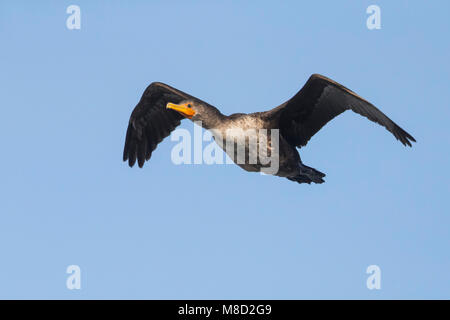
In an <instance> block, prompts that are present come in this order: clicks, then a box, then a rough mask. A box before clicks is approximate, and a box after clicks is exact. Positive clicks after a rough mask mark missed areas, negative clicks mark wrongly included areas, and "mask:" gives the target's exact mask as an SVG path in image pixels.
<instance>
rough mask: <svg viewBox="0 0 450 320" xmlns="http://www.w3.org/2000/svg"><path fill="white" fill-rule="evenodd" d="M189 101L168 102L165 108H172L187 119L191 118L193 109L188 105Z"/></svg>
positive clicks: (193, 112)
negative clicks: (180, 102) (181, 102)
mask: <svg viewBox="0 0 450 320" xmlns="http://www.w3.org/2000/svg"><path fill="white" fill-rule="evenodd" d="M188 105H189V103H183V104H174V103H170V102H169V103H168V104H167V106H166V108H167V109H172V110H175V111H178V112H179V113H181V114H182V115H183V116H185V117H186V118H188V119H192V117H193V116H194V114H195V111H194V110H193V109H192V108H189V107H188Z"/></svg>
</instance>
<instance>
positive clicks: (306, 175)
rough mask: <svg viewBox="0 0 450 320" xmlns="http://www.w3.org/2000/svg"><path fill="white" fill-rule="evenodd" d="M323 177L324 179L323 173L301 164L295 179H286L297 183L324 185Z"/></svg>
mask: <svg viewBox="0 0 450 320" xmlns="http://www.w3.org/2000/svg"><path fill="white" fill-rule="evenodd" d="M323 177H325V173H322V172H320V171H319V170H316V169H314V168H311V167H308V166H305V165H303V164H302V165H301V167H300V173H299V175H297V176H295V177H288V179H289V180H291V181H295V182H298V183H308V184H310V183H311V182H314V183H324V182H325V180H323Z"/></svg>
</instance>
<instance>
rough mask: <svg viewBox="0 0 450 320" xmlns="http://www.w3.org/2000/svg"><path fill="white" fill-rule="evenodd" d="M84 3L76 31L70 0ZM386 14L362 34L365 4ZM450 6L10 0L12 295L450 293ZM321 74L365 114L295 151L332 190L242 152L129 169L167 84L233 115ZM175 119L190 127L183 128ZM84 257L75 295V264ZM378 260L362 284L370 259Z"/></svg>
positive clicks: (8, 242)
mask: <svg viewBox="0 0 450 320" xmlns="http://www.w3.org/2000/svg"><path fill="white" fill-rule="evenodd" d="M71 4H76V5H79V6H80V8H81V29H80V30H68V29H67V28H66V19H67V17H68V14H66V8H67V7H68V6H69V5H71ZM371 4H377V5H379V6H380V8H381V30H368V29H367V27H366V19H367V17H368V14H366V8H367V7H368V6H369V5H371ZM449 12H450V2H448V1H400V0H399V1H386V0H383V1H382V0H371V1H286V2H283V3H281V4H280V3H275V2H273V1H271V2H264V1H258V2H256V1H255V2H246V3H242V2H240V1H233V2H232V1H228V2H225V3H218V2H214V1H195V2H193V1H175V2H173V1H81V0H78V1H33V2H32V1H1V2H0V46H1V50H0V66H1V68H0V70H1V71H0V88H1V89H0V90H1V94H0V106H1V109H0V110H1V111H0V112H1V115H0V139H1V157H0V174H1V183H0V194H1V202H0V298H62V299H77V298H88V299H90V298H138V299H139V298H150V299H155V298H160V299H175V298H178V299H197V298H202V299H206V298H208V299H213V298H224V299H227V298H264V299H272V298H274V299H281V298H283V299H299V298H344V299H346V298H357V299H380V298H384V299H391V298H450V272H449V270H450V249H449V247H450V234H449V225H450V210H449V209H450V206H449V204H448V197H449V187H448V181H449V178H450V177H449V169H448V164H449V138H450V137H449V134H450V129H449V127H448V122H449V117H450V108H449V101H450V90H449V83H450V62H449V57H450V45H449V40H448V34H449V31H450V22H449V19H448V14H449ZM312 73H321V74H324V75H326V76H329V77H331V78H333V79H335V80H336V81H338V82H340V83H342V84H344V85H345V86H347V87H349V88H350V89H352V90H354V91H356V92H357V93H358V94H360V95H361V96H363V97H365V98H366V99H368V100H369V101H371V102H373V103H374V104H375V105H376V106H378V107H379V108H380V109H381V110H382V111H384V112H385V113H386V114H387V115H388V116H389V117H391V118H392V119H393V120H394V121H396V122H397V123H398V124H399V125H400V126H402V127H403V128H404V129H405V130H407V131H408V132H410V133H411V134H412V135H413V136H414V137H415V138H416V139H417V141H418V143H417V144H414V146H413V148H405V147H403V146H402V145H401V144H400V143H399V142H398V141H396V140H395V139H394V138H393V136H392V135H391V134H390V133H389V132H387V131H386V130H384V128H382V127H380V126H377V125H376V124H373V123H371V122H369V121H368V120H366V119H365V118H362V117H360V116H359V115H356V114H352V113H345V114H343V115H341V116H340V117H338V118H336V119H335V120H334V121H333V122H332V123H329V124H328V125H327V126H326V127H325V128H324V129H323V130H322V131H320V132H319V133H318V134H317V135H316V136H314V137H313V139H312V140H311V141H310V143H309V145H308V146H307V147H306V148H304V149H302V150H300V152H301V156H302V160H303V162H304V163H305V164H307V165H310V166H312V167H314V168H317V169H318V170H320V171H322V172H325V173H326V174H327V176H326V183H324V184H322V185H306V184H304V185H299V184H296V183H293V182H290V181H288V180H286V179H281V178H277V177H270V176H261V175H259V174H252V173H246V172H245V171H243V170H242V169H240V168H239V167H237V166H233V165H212V166H208V165H180V166H176V165H174V164H173V163H172V162H171V159H170V152H171V149H172V148H173V146H174V145H175V144H176V143H175V142H172V141H170V139H166V140H165V141H164V142H163V143H162V144H160V145H159V147H158V149H157V150H156V151H155V152H154V154H153V156H152V159H151V161H150V162H149V163H147V164H146V165H145V167H144V169H142V170H141V169H138V168H133V169H130V168H129V167H128V166H127V165H126V164H125V163H123V162H122V150H123V143H124V139H125V131H126V127H127V123H128V119H129V116H130V113H131V111H132V110H133V108H134V106H135V105H136V103H137V102H138V100H139V98H140V96H141V94H142V92H143V90H144V89H145V88H146V86H147V85H148V84H150V83H151V82H152V81H162V82H165V83H168V84H170V85H172V86H175V87H177V88H179V89H181V90H183V91H186V92H188V93H191V94H193V95H195V96H197V97H199V98H201V99H203V100H205V101H207V102H209V103H211V104H213V105H215V106H217V107H218V108H220V109H221V110H222V112H223V113H225V114H231V113H235V112H253V111H262V110H267V109H270V108H272V107H275V106H277V105H279V104H280V103H282V102H284V101H285V100H287V99H288V98H290V97H291V96H292V95H294V94H295V93H296V92H297V91H298V90H299V89H300V88H301V87H302V85H303V84H304V82H305V81H306V80H307V79H308V77H309V76H310V75H311V74H312ZM185 122H186V123H183V125H182V127H184V128H187V129H188V130H190V131H191V132H192V131H193V125H192V124H191V123H190V122H187V121H185ZM72 264H75V265H79V266H80V268H81V286H82V287H81V290H68V289H67V288H66V279H67V277H68V274H66V268H67V266H69V265H72ZM372 264H375V265H378V266H379V267H380V268H381V272H382V279H381V290H368V289H367V287H366V279H367V277H368V275H367V274H366V268H367V267H368V266H369V265H372Z"/></svg>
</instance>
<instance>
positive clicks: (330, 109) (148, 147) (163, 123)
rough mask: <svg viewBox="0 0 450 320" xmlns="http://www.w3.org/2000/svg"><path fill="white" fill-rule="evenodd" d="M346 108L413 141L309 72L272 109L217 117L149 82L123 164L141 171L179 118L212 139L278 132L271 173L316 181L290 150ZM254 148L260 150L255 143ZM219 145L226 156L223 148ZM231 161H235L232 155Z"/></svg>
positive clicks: (252, 167)
mask: <svg viewBox="0 0 450 320" xmlns="http://www.w3.org/2000/svg"><path fill="white" fill-rule="evenodd" d="M346 110H352V111H354V112H356V113H358V114H360V115H362V116H364V117H366V118H367V119H369V120H371V121H373V122H376V123H378V124H380V125H382V126H383V127H385V128H386V129H387V130H388V131H390V132H391V133H392V134H393V135H394V137H395V138H396V139H397V140H399V141H400V142H401V143H402V144H403V145H405V146H411V142H412V141H414V142H415V141H416V140H415V139H414V138H413V137H412V136H411V135H410V134H409V133H407V132H406V131H405V130H403V129H402V128H400V127H399V126H398V125H397V124H395V123H394V122H393V121H392V120H391V119H389V118H388V117H387V116H386V115H385V114H384V113H383V112H381V111H380V110H378V109H377V108H376V107H375V106H374V105H372V104H371V103H370V102H368V101H367V100H365V99H363V98H361V97H360V96H358V95H357V94H356V93H354V92H353V91H351V90H349V89H347V88H346V87H344V86H342V85H341V84H339V83H337V82H335V81H333V80H331V79H329V78H327V77H325V76H322V75H319V74H313V75H312V76H311V77H310V78H309V80H308V81H307V82H306V84H305V85H304V86H303V88H302V89H301V90H300V91H299V92H298V93H297V94H296V95H295V96H294V97H292V98H291V99H290V100H288V101H286V102H285V103H283V104H281V105H280V106H278V107H276V108H274V109H272V110H269V111H265V112H256V113H250V114H243V113H239V114H233V115H230V116H226V115H223V114H222V113H221V112H220V111H219V110H218V109H217V108H215V107H214V106H212V105H210V104H208V103H206V102H204V101H202V100H200V99H197V98H195V97H193V96H191V95H189V94H186V93H184V92H182V91H180V90H177V89H175V88H172V87H170V86H168V85H166V84H163V83H159V82H154V83H152V84H150V85H149V86H148V87H147V89H146V90H145V91H144V94H143V95H142V97H141V100H140V101H139V103H138V104H137V106H136V108H135V109H134V110H133V112H132V114H131V117H130V121H129V124H128V130H127V134H126V139H125V148H124V151H123V160H124V161H127V160H128V164H129V165H130V167H132V166H133V165H134V164H135V162H136V160H137V161H138V165H139V167H142V166H143V165H144V162H145V161H146V160H149V159H150V157H151V155H152V152H153V151H154V150H155V148H156V146H157V145H158V143H160V142H161V141H162V140H163V139H164V138H165V137H167V136H168V135H169V134H170V132H171V131H173V130H174V129H175V128H176V127H177V126H178V125H179V124H180V121H181V120H183V119H184V118H188V119H190V120H192V121H201V123H202V126H203V128H205V129H208V130H211V131H212V132H213V135H214V136H215V137H217V136H218V135H221V137H222V138H225V139H226V135H227V133H226V132H227V129H230V128H242V129H243V130H247V129H256V130H259V129H268V130H271V129H272V130H273V129H278V133H279V139H278V140H279V141H278V143H279V145H278V149H279V150H278V152H279V158H278V159H277V160H278V161H279V163H278V171H277V172H275V173H274V175H277V176H280V177H285V178H287V179H289V180H292V181H296V182H298V183H311V182H314V183H322V182H324V180H323V177H324V176H325V174H323V173H321V172H319V171H318V170H316V169H313V168H310V167H308V166H305V165H304V164H303V163H302V162H301V159H300V155H299V153H298V151H297V149H296V147H298V148H301V147H303V146H305V145H306V144H307V143H308V141H309V140H310V139H311V137H312V136H313V135H314V134H316V133H317V132H318V131H319V130H320V129H321V128H322V127H323V126H324V125H325V124H327V123H328V122H329V121H330V120H332V119H333V118H334V117H336V116H338V115H339V114H341V113H342V112H344V111H346ZM244 141H245V142H244V143H245V146H244V147H245V150H246V152H248V149H249V141H247V140H246V139H244ZM216 142H217V139H216ZM258 144H259V146H261V144H260V143H259V140H258ZM272 144H273V143H271V142H270V141H269V142H268V143H267V144H265V145H264V146H265V147H264V148H266V147H267V149H268V153H271V152H273V149H272V148H271V146H272ZM219 145H220V146H221V147H222V148H223V149H224V150H225V151H226V152H228V150H227V149H226V147H225V146H224V145H223V144H219ZM228 153H229V152H228ZM229 155H230V154H229ZM230 156H231V155H230ZM232 159H233V161H235V162H236V160H235V159H236V158H235V157H234V158H233V157H232ZM246 161H247V160H246ZM237 164H238V165H239V166H240V167H242V168H243V169H244V170H246V171H260V170H262V169H263V168H264V165H263V164H262V163H260V162H259V161H257V163H253V164H250V163H248V162H245V163H239V162H238V163H237Z"/></svg>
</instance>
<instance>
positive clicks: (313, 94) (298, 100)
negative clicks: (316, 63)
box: [267, 74, 416, 147]
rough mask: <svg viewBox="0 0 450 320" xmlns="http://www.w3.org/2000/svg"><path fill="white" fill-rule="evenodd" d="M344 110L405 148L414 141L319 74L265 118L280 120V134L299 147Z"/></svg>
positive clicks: (383, 117) (344, 89) (342, 87)
mask: <svg viewBox="0 0 450 320" xmlns="http://www.w3.org/2000/svg"><path fill="white" fill-rule="evenodd" d="M346 110H353V111H354V112H356V113H358V114H360V115H362V116H364V117H366V118H367V119H369V120H371V121H373V122H376V123H378V124H380V125H382V126H383V127H385V128H386V129H387V130H388V131H390V132H391V133H392V134H393V135H394V136H395V138H397V140H400V142H401V143H403V145H405V146H406V145H408V146H411V141H414V142H415V141H416V140H415V139H414V138H413V137H412V136H411V135H410V134H409V133H407V132H406V131H405V130H403V129H402V128H400V127H399V126H398V125H397V124H396V123H395V122H393V121H392V120H391V119H389V118H388V117H387V116H386V115H385V114H384V113H383V112H381V111H380V110H378V109H377V108H376V107H375V106H374V105H372V104H371V103H370V102H368V101H366V100H364V99H363V98H361V97H360V96H358V95H357V94H356V93H354V92H353V91H351V90H349V89H347V88H346V87H344V86H342V85H340V84H339V83H337V82H335V81H333V80H331V79H329V78H327V77H324V76H322V75H319V74H313V75H312V76H311V77H310V78H309V79H308V81H307V82H306V84H305V85H304V86H303V88H302V89H301V90H300V91H299V92H298V93H297V94H296V95H295V96H294V97H293V98H291V99H290V100H289V101H287V102H285V103H283V104H282V105H280V106H279V107H277V108H275V109H272V110H270V111H268V112H267V115H268V116H269V117H277V118H278V119H279V128H280V133H281V134H282V135H283V137H284V138H285V139H286V140H288V141H289V142H290V143H292V144H293V145H295V146H297V147H302V146H305V145H306V144H307V143H308V141H309V139H311V137H312V136H313V135H314V134H316V133H317V132H318V131H319V130H320V129H321V128H322V127H323V126H324V125H325V124H327V123H328V122H329V121H330V120H332V119H333V118H334V117H336V116H338V115H339V114H341V113H342V112H344V111H346Z"/></svg>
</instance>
